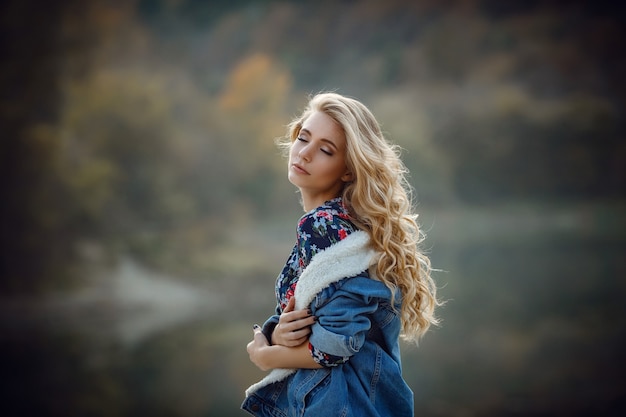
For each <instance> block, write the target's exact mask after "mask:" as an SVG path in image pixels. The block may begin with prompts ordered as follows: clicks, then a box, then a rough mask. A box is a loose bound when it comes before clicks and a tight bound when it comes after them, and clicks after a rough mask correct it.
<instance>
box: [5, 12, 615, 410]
mask: <svg viewBox="0 0 626 417" xmlns="http://www.w3.org/2000/svg"><path fill="white" fill-rule="evenodd" d="M623 17H624V6H623V3H621V2H615V3H614V2H609V1H579V0H572V1H556V0H552V1H541V0H528V1H499V0H445V1H436V0H420V1H414V2H409V1H400V0H385V1H375V0H365V1H359V0H345V1H327V0H318V1H315V2H307V1H287V0H276V1H250V0H230V1H209V0H207V1H204V0H129V1H123V0H118V1H106V0H86V1H83V0H59V1H48V2H46V1H35V0H21V1H5V2H2V6H0V22H1V23H0V25H1V27H0V48H1V49H0V54H1V55H0V56H1V59H2V61H1V65H0V85H1V90H0V122H1V132H2V134H1V139H0V141H1V142H0V184H1V185H0V187H1V188H0V193H1V194H0V222H1V225H2V229H1V231H0V232H1V233H0V239H1V242H2V250H1V251H0V268H1V269H0V273H1V277H0V278H1V281H0V349H1V352H0V357H1V359H0V360H1V363H0V370H1V372H2V374H1V375H0V376H1V381H2V382H1V383H0V384H1V388H2V389H0V404H1V405H0V407H1V410H0V413H1V414H2V415H5V416H65V417H73V416H94V417H99V416H146V415H150V416H157V417H160V416H180V417H191V416H194V417H195V416H242V415H244V413H243V412H241V411H239V404H240V403H241V401H242V399H243V391H244V390H245V388H246V387H247V386H249V385H250V384H252V383H253V382H255V381H257V380H258V379H260V378H261V377H262V376H263V374H264V373H263V372H261V371H259V370H257V369H256V368H255V367H254V366H253V365H252V364H251V363H250V362H249V361H248V357H247V354H246V351H245V346H246V343H247V342H248V341H249V340H250V338H251V335H252V324H253V323H255V322H256V323H260V322H262V321H263V320H264V319H265V318H266V317H267V316H268V315H270V314H271V313H272V311H273V307H274V292H273V291H274V290H273V286H274V280H275V277H276V275H277V274H278V272H279V271H280V269H281V268H282V266H283V264H284V262H285V261H286V258H287V255H288V253H289V251H290V249H291V247H292V245H293V243H294V238H295V225H296V222H297V219H298V218H299V217H300V215H301V214H302V210H301V208H300V206H299V201H298V200H299V199H298V195H297V194H296V192H295V189H294V188H293V186H292V185H291V184H289V182H288V181H287V179H286V175H285V174H286V168H285V161H284V160H283V159H282V157H281V156H280V154H279V152H278V150H277V149H276V147H275V146H274V139H275V138H276V137H278V136H281V135H283V134H284V132H285V126H286V124H287V123H288V122H289V121H290V120H291V118H292V117H293V116H295V115H297V114H299V113H300V111H301V110H302V109H303V107H304V105H305V104H306V102H307V96H308V95H309V94H311V93H316V92H319V91H322V90H334V91H337V92H339V93H342V94H346V95H349V96H353V97H356V98H358V99H360V100H361V101H363V102H364V103H365V104H366V105H368V106H369V107H370V108H371V109H372V111H373V112H374V114H375V115H376V116H377V118H378V119H379V121H380V122H381V123H382V125H383V128H384V130H385V132H386V133H387V136H388V138H389V139H390V140H391V141H393V142H395V143H397V144H399V145H400V146H401V147H402V148H403V149H404V153H403V158H404V160H405V162H406V165H407V166H408V167H409V169H410V171H411V183H412V185H413V186H414V187H415V190H416V197H417V198H416V203H417V207H418V212H419V213H420V220H421V224H422V226H423V228H424V230H425V231H426V233H427V234H428V240H427V242H426V247H427V249H428V250H429V253H430V255H431V257H432V261H433V264H434V266H435V267H436V268H438V269H440V272H437V273H436V274H435V278H436V280H437V282H438V284H439V286H440V288H441V289H440V297H441V298H442V299H444V300H447V304H446V306H445V307H443V308H442V309H441V310H440V316H441V318H442V320H443V321H442V325H441V326H440V327H439V328H436V329H434V330H433V331H432V332H430V333H429V334H427V335H426V337H425V338H424V339H423V340H422V342H421V343H420V345H419V347H415V346H409V345H403V352H404V353H403V361H404V362H403V366H404V374H405V376H406V379H407V381H408V383H409V384H410V386H411V388H412V389H413V391H414V392H415V407H416V415H423V416H576V415H580V416H583V415H585V416H586V415H622V413H623V412H624V411H625V409H626V404H625V400H624V397H625V395H624V394H626V381H625V377H624V375H625V372H624V371H625V369H624V365H623V357H624V353H623V352H624V344H625V343H624V338H625V336H626V335H625V332H626V314H625V313H626V307H625V306H626V303H625V302H624V299H623V298H624V295H626V260H625V257H624V255H625V253H624V252H625V251H624V249H625V244H626V218H625V215H624V214H625V212H624V209H625V208H626V204H625V203H626V198H625V197H626V196H625V193H624V190H625V188H626V187H625V185H626V184H625V181H626V175H625V160H626V142H625V137H624V135H625V133H626V126H625V118H624V103H625V98H626V83H623V80H622V78H623V76H624V74H626V55H625V54H624V46H623V41H624V34H625V33H624V32H625V26H624V23H625V22H624V20H623Z"/></svg>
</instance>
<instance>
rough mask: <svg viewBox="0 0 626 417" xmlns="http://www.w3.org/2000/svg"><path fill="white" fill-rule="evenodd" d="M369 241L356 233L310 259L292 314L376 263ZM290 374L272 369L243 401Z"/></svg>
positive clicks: (247, 393)
mask: <svg viewBox="0 0 626 417" xmlns="http://www.w3.org/2000/svg"><path fill="white" fill-rule="evenodd" d="M369 241H370V239H369V235H368V234H367V232H364V231H361V230H359V231H356V232H353V233H350V234H349V235H348V236H347V237H346V238H345V239H343V240H341V241H339V242H337V243H335V244H334V245H332V246H330V247H328V248H326V249H324V250H322V251H320V252H318V253H317V254H316V255H315V256H313V259H311V262H310V263H309V265H308V266H307V267H306V268H305V270H304V271H302V274H301V275H300V278H299V279H298V285H297V286H296V291H295V294H294V297H296V310H300V309H303V308H307V307H308V306H309V305H310V304H311V302H312V301H313V299H314V298H315V296H316V295H317V294H318V293H319V292H320V291H322V290H323V289H324V288H326V287H328V286H329V285H330V284H332V283H334V282H337V281H341V280H342V279H344V278H348V277H353V276H355V275H357V274H359V273H361V272H363V271H365V270H366V269H368V268H369V267H370V265H372V263H373V262H374V261H375V260H376V256H375V255H376V252H375V251H374V250H372V249H371V248H369V247H368V246H369ZM294 372H296V369H273V370H272V371H271V372H270V373H269V374H268V375H267V376H265V378H263V379H262V380H261V381H259V382H257V383H256V384H254V385H251V386H250V387H249V388H248V389H247V390H246V397H248V396H250V395H251V394H253V393H254V392H256V391H257V390H259V389H260V388H262V387H264V386H266V385H269V384H273V383H275V382H278V381H281V380H283V379H285V378H286V377H288V376H289V375H291V374H292V373H294Z"/></svg>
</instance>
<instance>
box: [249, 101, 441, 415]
mask: <svg viewBox="0 0 626 417" xmlns="http://www.w3.org/2000/svg"><path fill="white" fill-rule="evenodd" d="M286 139H287V140H286V141H284V142H282V146H283V147H284V149H285V150H286V153H287V154H288V157H289V164H288V178H289V180H290V182H291V183H293V184H294V185H295V186H296V187H298V189H299V190H300V194H301V197H302V205H303V207H304V210H305V212H306V214H305V215H304V216H303V217H302V218H301V219H300V221H299V222H298V227H297V242H296V245H295V246H294V248H293V250H292V252H291V255H290V257H289V259H288V261H287V263H286V265H285V267H284V269H283V271H282V273H281V274H280V275H279V276H278V279H277V281H276V297H277V301H278V303H277V306H276V312H275V314H274V315H273V316H271V317H270V318H269V319H268V320H267V321H266V322H265V323H264V325H263V326H262V327H260V326H257V325H255V326H254V329H253V330H254V339H253V340H252V341H251V342H250V343H249V344H248V346H247V350H248V353H249V355H250V360H251V361H252V362H253V363H254V364H255V365H256V366H258V367H259V368H260V369H262V370H271V372H270V373H269V374H268V375H267V376H266V377H265V378H264V379H262V380H261V381H259V382H258V383H256V384H254V385H252V386H251V387H250V388H248V390H247V391H246V399H245V400H244V403H243V404H242V408H243V409H244V410H246V411H248V412H249V413H251V414H253V415H257V416H296V415H297V416H322V415H325V416H358V417H367V416H396V417H397V416H413V393H412V391H411V390H410V389H409V387H408V385H407V384H406V382H405V381H404V379H403V378H402V371H401V361H400V347H399V337H403V338H404V339H406V340H409V341H417V340H418V339H419V338H420V337H421V336H422V335H423V334H424V333H425V332H426V331H427V330H428V328H429V326H430V325H431V324H436V323H437V319H436V318H435V316H434V310H435V307H436V306H438V305H439V303H438V301H437V298H436V286H435V283H434V281H433V280H432V278H431V275H430V273H431V267H430V261H429V259H428V258H427V257H426V256H425V255H424V254H423V253H422V252H421V251H420V243H421V241H422V238H423V235H422V233H421V231H420V229H419V227H418V224H417V215H416V214H414V213H413V212H412V201H411V198H410V196H411V193H410V190H411V188H410V186H409V185H408V183H407V180H406V173H407V170H406V168H405V166H404V164H403V163H402V161H401V160H400V157H399V152H398V149H397V148H396V147H395V146H393V145H391V144H389V143H388V142H387V141H386V140H385V138H384V136H383V134H382V132H381V129H380V125H379V124H378V122H377V121H376V119H375V118H374V116H373V115H372V113H371V112H370V111H369V109H368V108H367V107H365V106H364V105H363V104H362V103H360V102H359V101H357V100H354V99H352V98H348V97H345V96H342V95H339V94H336V93H321V94H318V95H316V96H314V97H313V98H312V99H311V100H310V101H309V103H308V106H307V107H306V109H305V110H304V112H303V113H302V115H300V116H299V117H298V118H296V119H295V120H294V121H292V123H291V124H290V125H289V133H288V136H287V138H286Z"/></svg>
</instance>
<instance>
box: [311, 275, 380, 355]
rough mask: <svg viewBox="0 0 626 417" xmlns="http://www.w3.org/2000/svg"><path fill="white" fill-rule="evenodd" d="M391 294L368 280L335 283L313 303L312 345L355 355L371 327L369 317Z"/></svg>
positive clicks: (332, 351) (334, 353)
mask: <svg viewBox="0 0 626 417" xmlns="http://www.w3.org/2000/svg"><path fill="white" fill-rule="evenodd" d="M389 294H390V292H389V290H388V289H387V287H385V285H384V284H382V283H381V282H380V281H375V280H373V279H371V278H368V277H354V278H347V279H344V280H342V281H340V282H339V283H336V284H332V285H331V286H330V287H328V288H326V289H324V290H323V291H322V292H321V293H320V294H318V295H317V297H316V300H315V301H314V302H313V305H312V308H311V310H312V313H313V314H314V315H315V316H317V318H318V320H317V322H316V323H315V324H314V325H313V327H312V333H311V337H310V338H309V342H310V343H311V345H313V347H315V348H316V349H317V350H319V351H321V352H324V353H328V354H330V355H334V356H343V357H346V356H352V355H354V354H355V353H357V352H358V351H359V350H360V349H361V347H362V346H363V343H364V342H365V336H366V335H367V332H368V331H369V329H370V328H371V326H372V323H371V320H370V315H371V314H372V313H374V312H375V311H376V310H377V309H378V308H379V304H380V302H381V301H382V300H385V299H388V298H389ZM322 365H323V363H322Z"/></svg>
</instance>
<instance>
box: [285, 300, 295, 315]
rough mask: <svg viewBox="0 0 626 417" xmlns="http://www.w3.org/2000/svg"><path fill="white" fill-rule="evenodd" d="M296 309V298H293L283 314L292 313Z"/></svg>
mask: <svg viewBox="0 0 626 417" xmlns="http://www.w3.org/2000/svg"><path fill="white" fill-rule="evenodd" d="M295 307H296V297H294V296H292V297H291V298H290V299H289V301H288V302H287V306H286V307H285V309H284V310H283V313H288V312H290V311H293V309H294V308H295Z"/></svg>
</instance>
